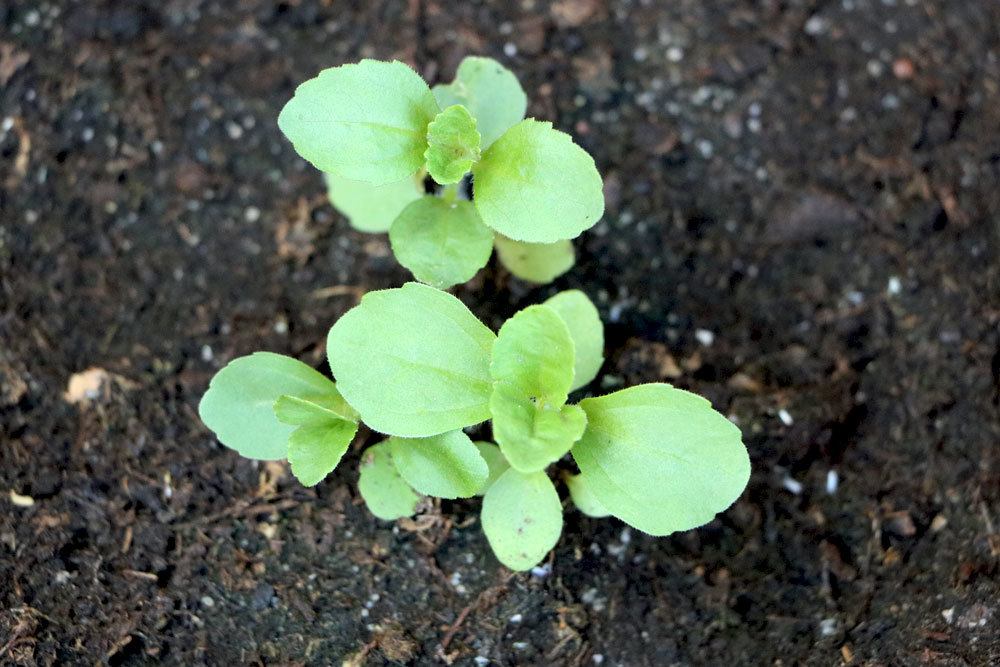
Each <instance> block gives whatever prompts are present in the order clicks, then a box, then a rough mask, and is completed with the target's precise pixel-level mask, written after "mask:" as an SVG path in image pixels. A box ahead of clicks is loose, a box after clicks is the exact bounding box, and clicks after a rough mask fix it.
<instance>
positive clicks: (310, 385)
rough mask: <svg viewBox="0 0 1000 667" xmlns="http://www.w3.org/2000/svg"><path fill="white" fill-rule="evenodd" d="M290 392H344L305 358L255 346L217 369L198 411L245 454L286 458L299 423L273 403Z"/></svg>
mask: <svg viewBox="0 0 1000 667" xmlns="http://www.w3.org/2000/svg"><path fill="white" fill-rule="evenodd" d="M285 394H287V395H289V396H298V397H301V396H308V397H317V396H320V397H321V396H330V397H336V396H339V394H338V393H337V389H336V387H335V385H334V384H333V382H331V381H330V379H329V378H327V377H325V376H324V375H323V374H322V373H320V372H318V371H317V370H315V369H314V368H311V367H310V366H307V365H306V364H304V363H302V362H301V361H299V360H297V359H293V358H291V357H286V356H284V355H281V354H273V353H271V352H255V353H254V354H251V355H250V356H246V357H240V358H238V359H234V360H233V361H231V362H229V364H228V365H227V366H226V367H225V368H223V369H222V370H220V371H219V372H218V373H216V374H215V377H213V378H212V381H211V383H210V384H209V386H208V391H206V392H205V395H204V396H203V397H202V399H201V403H200V404H199V405H198V414H199V415H200V416H201V420H202V421H203V422H204V423H205V425H206V426H208V427H209V428H210V429H212V430H213V431H214V432H215V435H216V436H217V437H218V438H219V442H221V443H222V444H224V445H225V446H227V447H230V448H232V449H235V450H236V451H238V452H239V453H240V454H242V455H243V456H245V457H247V458H251V459H261V460H265V461H274V460H277V459H283V458H285V457H286V456H287V453H288V436H290V435H291V434H292V431H293V430H294V426H290V425H288V424H284V423H282V422H281V421H280V420H279V419H278V418H277V416H276V415H275V413H274V403H275V401H277V400H278V398H279V397H281V396H282V395H285ZM331 400H332V399H331Z"/></svg>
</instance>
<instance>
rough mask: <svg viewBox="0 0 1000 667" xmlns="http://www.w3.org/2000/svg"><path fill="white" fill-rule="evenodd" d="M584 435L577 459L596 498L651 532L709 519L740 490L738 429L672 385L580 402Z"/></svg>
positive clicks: (746, 469) (745, 462)
mask: <svg viewBox="0 0 1000 667" xmlns="http://www.w3.org/2000/svg"><path fill="white" fill-rule="evenodd" d="M580 406H581V407H582V408H583V409H584V410H585V411H586V413H587V430H586V431H585V432H584V434H583V437H582V438H581V439H580V441H579V442H578V443H577V444H576V445H575V446H574V447H573V450H572V451H573V458H574V459H575V460H576V463H577V465H578V466H579V467H580V472H581V473H582V474H583V476H584V477H585V478H586V481H587V485H588V486H589V487H590V490H591V492H592V493H593V495H594V497H595V498H596V499H597V501H598V502H599V503H600V504H601V505H603V506H604V507H605V508H606V509H607V510H608V511H609V512H610V513H611V514H613V515H614V516H616V517H618V518H619V519H621V520H622V521H625V522H626V523H628V524H630V525H632V526H634V527H636V528H638V529H639V530H642V531H644V532H647V533H649V534H651V535H667V534H670V533H673V532H675V531H679V530H689V529H691V528H695V527H697V526H700V525H702V524H705V523H707V522H709V521H711V520H712V518H713V517H714V516H715V515H716V514H717V513H718V512H721V511H723V510H724V509H726V508H727V507H729V506H730V505H731V504H732V503H733V502H734V501H735V500H736V498H738V497H739V495H740V494H741V493H742V492H743V489H744V488H745V487H746V484H747V481H748V479H749V477H750V459H749V457H748V456H747V450H746V448H745V447H744V446H743V443H742V442H741V436H740V430H739V429H738V428H736V426H735V425H733V423H732V422H730V421H729V420H728V419H726V418H725V417H724V416H723V415H721V414H719V413H718V412H716V411H715V410H713V409H712V406H711V404H710V403H709V402H708V401H707V400H705V399H704V398H702V397H700V396H697V395H695V394H692V393H689V392H686V391H683V390H680V389H675V388H674V387H671V386H670V385H667V384H645V385H639V386H637V387H630V388H628V389H623V390H622V391H618V392H615V393H613V394H609V395H607V396H602V397H600V398H588V399H585V400H583V401H581V403H580Z"/></svg>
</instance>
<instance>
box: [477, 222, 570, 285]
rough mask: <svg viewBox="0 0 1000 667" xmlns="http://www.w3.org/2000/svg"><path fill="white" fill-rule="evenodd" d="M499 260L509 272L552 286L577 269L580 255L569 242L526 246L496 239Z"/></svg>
mask: <svg viewBox="0 0 1000 667" xmlns="http://www.w3.org/2000/svg"><path fill="white" fill-rule="evenodd" d="M496 248H497V259H499V260H500V263H501V264H503V265H504V266H505V267H507V270H508V271H510V272H511V273H512V274H514V275H515V276H517V277H518V278H520V279H521V280H527V281H528V282H532V283H539V284H545V283H550V282H552V281H553V280H555V279H556V278H558V277H559V276H561V275H562V274H564V273H566V272H567V271H569V270H570V269H572V268H573V263H574V262H575V261H576V253H575V252H574V250H573V242H572V241H570V240H568V239H563V240H562V241H556V242H555V243H525V242H523V241H515V240H513V239H509V238H507V237H506V236H504V235H502V234H497V237H496Z"/></svg>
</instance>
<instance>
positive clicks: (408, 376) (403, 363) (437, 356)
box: [327, 283, 496, 438]
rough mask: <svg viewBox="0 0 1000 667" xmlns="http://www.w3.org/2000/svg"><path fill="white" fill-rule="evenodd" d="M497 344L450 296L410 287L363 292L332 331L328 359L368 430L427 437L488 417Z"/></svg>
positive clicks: (345, 393) (328, 343) (339, 385)
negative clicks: (363, 294) (493, 362)
mask: <svg viewBox="0 0 1000 667" xmlns="http://www.w3.org/2000/svg"><path fill="white" fill-rule="evenodd" d="M495 340H496V336H495V335H494V334H493V332H492V331H490V330H489V329H488V328H486V326H485V325H483V323H482V322H480V321H479V320H477V319H476V317H475V316H474V315H473V314H472V313H471V312H469V309H468V308H466V307H465V305H463V304H462V302H461V301H459V300H458V299H456V298H455V297H453V296H452V295H450V294H447V293H445V292H442V291H440V290H436V289H434V288H433V287H428V286H427V285H421V284H419V283H407V284H406V285H404V286H403V287H401V288H397V289H388V290H381V291H377V292H369V293H368V294H366V295H365V296H364V298H363V299H362V300H361V303H360V304H358V305H357V306H355V307H354V308H352V309H351V310H349V311H348V312H347V313H346V314H345V315H344V316H343V317H341V318H340V320H339V321H338V322H337V323H336V324H334V325H333V327H332V328H331V329H330V334H329V336H328V337H327V355H328V357H329V360H330V368H331V370H332V371H333V375H334V377H335V378H336V379H337V388H338V389H339V390H340V393H341V394H343V396H344V398H346V399H347V402H348V403H350V404H351V405H352V406H353V407H354V408H355V409H356V410H357V411H358V412H359V413H360V414H361V418H362V420H363V421H364V422H365V423H366V424H368V426H370V427H371V428H372V429H374V430H376V431H379V432H381V433H387V434H389V435H398V436H403V437H408V438H422V437H426V436H430V435H438V434H440V433H445V432H446V431H454V430H455V429H459V428H463V427H465V426H471V425H472V424H478V423H479V422H482V421H485V420H486V419H489V417H490V411H489V397H490V394H491V393H492V382H491V378H490V371H489V364H490V352H491V350H492V348H493V342H494V341H495Z"/></svg>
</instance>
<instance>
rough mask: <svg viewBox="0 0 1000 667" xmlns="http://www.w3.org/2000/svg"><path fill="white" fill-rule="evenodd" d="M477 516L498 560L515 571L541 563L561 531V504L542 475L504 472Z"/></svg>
mask: <svg viewBox="0 0 1000 667" xmlns="http://www.w3.org/2000/svg"><path fill="white" fill-rule="evenodd" d="M480 516H481V519H482V523H483V532H484V533H486V539H487V540H488V541H489V543H490V546H491V547H492V548H493V553H495V554H496V557H497V560H499V561H500V562H501V563H503V564H504V565H506V566H507V567H509V568H510V569H512V570H516V571H523V570H530V569H531V568H532V567H534V566H535V565H537V564H538V563H539V562H541V560H542V559H543V558H545V554H547V553H548V552H549V551H551V550H552V548H553V547H554V546H555V545H556V542H558V541H559V534H560V533H561V532H562V524H563V517H562V503H560V502H559V494H558V493H556V489H555V487H554V486H553V485H552V481H551V480H550V479H549V478H548V476H546V474H545V473H544V472H533V473H529V474H525V473H521V472H518V471H517V470H514V469H513V468H511V469H510V470H508V471H507V472H505V473H504V474H503V475H501V476H500V479H498V480H497V481H496V482H495V483H494V484H493V486H491V487H490V488H489V490H488V491H487V492H486V495H485V496H484V497H483V509H482V513H481V515H480Z"/></svg>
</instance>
